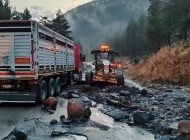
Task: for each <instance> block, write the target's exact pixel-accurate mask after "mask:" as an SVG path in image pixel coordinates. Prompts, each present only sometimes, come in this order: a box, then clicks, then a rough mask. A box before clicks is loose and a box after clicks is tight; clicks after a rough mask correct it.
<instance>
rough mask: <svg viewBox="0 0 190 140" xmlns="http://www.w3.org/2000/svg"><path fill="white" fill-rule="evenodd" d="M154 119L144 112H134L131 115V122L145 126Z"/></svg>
mask: <svg viewBox="0 0 190 140" xmlns="http://www.w3.org/2000/svg"><path fill="white" fill-rule="evenodd" d="M153 119H154V116H153V115H152V114H151V113H148V112H145V111H136V112H134V113H133V121H134V123H136V124H145V123H148V122H150V121H151V120H153Z"/></svg>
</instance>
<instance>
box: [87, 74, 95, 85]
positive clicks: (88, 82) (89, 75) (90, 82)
mask: <svg viewBox="0 0 190 140" xmlns="http://www.w3.org/2000/svg"><path fill="white" fill-rule="evenodd" d="M92 78H93V74H92V72H86V83H87V84H92V82H93V81H92Z"/></svg>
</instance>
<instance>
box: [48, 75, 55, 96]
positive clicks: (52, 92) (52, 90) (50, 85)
mask: <svg viewBox="0 0 190 140" xmlns="http://www.w3.org/2000/svg"><path fill="white" fill-rule="evenodd" d="M48 95H49V97H53V96H55V81H54V79H53V78H50V79H49V82H48Z"/></svg>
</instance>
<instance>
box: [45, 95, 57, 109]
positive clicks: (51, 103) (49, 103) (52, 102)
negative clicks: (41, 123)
mask: <svg viewBox="0 0 190 140" xmlns="http://www.w3.org/2000/svg"><path fill="white" fill-rule="evenodd" d="M57 102H58V100H57V99H56V98H55V97H49V98H48V99H47V100H46V101H45V103H44V107H45V108H48V109H52V110H56V106H57Z"/></svg>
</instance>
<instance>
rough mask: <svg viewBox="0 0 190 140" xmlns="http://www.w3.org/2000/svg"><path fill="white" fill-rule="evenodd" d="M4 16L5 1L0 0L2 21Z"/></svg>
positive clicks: (0, 18)
mask: <svg viewBox="0 0 190 140" xmlns="http://www.w3.org/2000/svg"><path fill="white" fill-rule="evenodd" d="M3 15H4V5H3V1H2V0H0V20H2V19H3Z"/></svg>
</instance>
